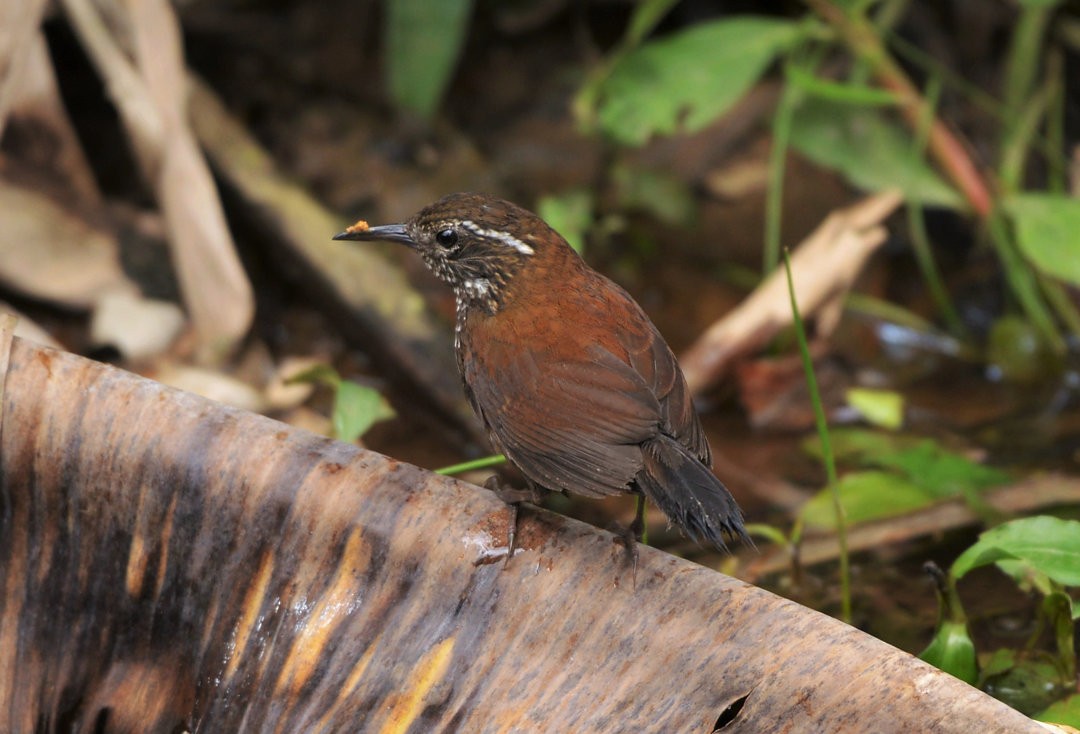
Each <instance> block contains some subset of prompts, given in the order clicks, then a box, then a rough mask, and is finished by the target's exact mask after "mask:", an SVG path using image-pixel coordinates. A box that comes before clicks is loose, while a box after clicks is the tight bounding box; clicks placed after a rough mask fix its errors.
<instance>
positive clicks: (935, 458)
mask: <svg viewBox="0 0 1080 734" xmlns="http://www.w3.org/2000/svg"><path fill="white" fill-rule="evenodd" d="M867 463H869V464H872V465H874V466H881V467H885V468H890V469H896V470H898V471H900V472H902V473H903V474H904V475H905V476H907V477H908V478H910V479H911V481H913V482H915V483H917V484H918V485H919V486H921V487H923V488H925V489H926V491H927V493H928V494H930V495H931V496H933V497H935V498H940V499H944V498H948V497H955V496H956V495H958V494H966V493H967V492H978V491H981V490H984V489H988V488H990V487H995V486H998V485H1000V484H1004V483H1005V482H1007V481H1009V475H1008V474H1006V473H1005V472H1003V471H1001V470H1000V469H995V468H993V467H989V466H983V465H982V464H978V463H976V462H974V461H972V460H971V459H968V458H967V457H965V456H961V455H960V454H956V453H953V452H952V451H948V450H947V449H944V448H942V447H941V446H940V445H939V444H938V443H937V442H935V441H932V440H929V439H927V440H924V441H922V442H921V443H919V444H918V445H916V446H913V447H911V448H907V449H904V450H902V451H897V452H895V453H891V454H882V455H879V456H868V457H867Z"/></svg>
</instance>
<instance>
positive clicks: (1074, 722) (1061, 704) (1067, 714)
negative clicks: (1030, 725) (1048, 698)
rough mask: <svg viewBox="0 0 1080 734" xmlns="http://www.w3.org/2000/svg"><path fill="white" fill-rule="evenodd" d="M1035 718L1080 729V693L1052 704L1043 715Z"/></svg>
mask: <svg viewBox="0 0 1080 734" xmlns="http://www.w3.org/2000/svg"><path fill="white" fill-rule="evenodd" d="M1035 718H1036V719H1038V720H1039V721H1046V722H1048V723H1051V724H1066V725H1068V726H1071V727H1073V728H1074V729H1080V693H1074V694H1073V695H1071V696H1069V697H1068V698H1065V699H1062V700H1061V701H1057V702H1055V703H1052V704H1050V706H1048V707H1047V708H1046V709H1044V710H1043V712H1042V713H1040V714H1036V716H1035Z"/></svg>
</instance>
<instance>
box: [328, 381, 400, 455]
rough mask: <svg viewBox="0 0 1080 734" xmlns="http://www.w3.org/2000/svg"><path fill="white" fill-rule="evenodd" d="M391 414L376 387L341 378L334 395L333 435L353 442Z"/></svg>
mask: <svg viewBox="0 0 1080 734" xmlns="http://www.w3.org/2000/svg"><path fill="white" fill-rule="evenodd" d="M393 417H394V409H393V408H391V407H390V404H389V403H388V402H386V398H384V397H383V396H382V395H380V394H379V391H378V390H375V389H374V388H370V387H367V386H366V385H358V384H356V383H355V382H350V381H349V380H342V381H341V383H340V384H339V385H338V388H337V395H336V397H335V398H334V414H333V418H332V420H333V424H334V436H335V437H337V438H338V439H340V440H342V441H349V442H352V441H355V440H356V439H358V438H360V436H362V435H364V433H366V432H367V430H368V429H369V428H371V426H372V425H374V424H375V423H378V422H379V421H383V420H387V419H388V418H393Z"/></svg>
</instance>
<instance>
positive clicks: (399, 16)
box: [383, 0, 472, 119]
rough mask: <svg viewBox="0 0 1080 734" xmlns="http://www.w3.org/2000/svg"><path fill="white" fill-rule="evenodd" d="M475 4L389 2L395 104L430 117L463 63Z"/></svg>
mask: <svg viewBox="0 0 1080 734" xmlns="http://www.w3.org/2000/svg"><path fill="white" fill-rule="evenodd" d="M471 8H472V1H471V0H440V1H439V2H434V3H433V2H430V0H385V2H384V3H383V14H384V18H385V31H386V48H385V49H384V51H383V55H384V63H385V65H386V75H387V85H388V87H389V89H390V95H391V96H392V97H393V99H394V102H395V103H396V104H397V105H398V106H399V107H402V108H404V109H407V110H411V111H412V112H415V113H417V114H419V115H420V116H421V117H423V118H424V119H430V118H431V117H432V116H434V114H435V110H436V108H437V107H438V105H439V100H440V99H441V98H442V94H443V91H444V90H445V89H446V85H447V83H448V82H449V81H450V75H451V74H452V73H453V71H454V67H455V66H456V65H457V60H458V56H459V54H460V53H461V47H462V45H463V43H464V41H465V33H466V31H467V30H468V22H469V11H470V10H471Z"/></svg>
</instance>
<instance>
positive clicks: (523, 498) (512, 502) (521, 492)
mask: <svg viewBox="0 0 1080 734" xmlns="http://www.w3.org/2000/svg"><path fill="white" fill-rule="evenodd" d="M484 486H485V487H486V488H487V489H490V490H491V491H492V492H494V493H495V496H496V497H498V498H499V499H501V500H502V501H503V502H505V503H506V506H507V507H508V508H509V509H510V522H509V523H508V524H507V531H506V560H505V561H503V568H506V566H508V565H509V564H510V559H511V558H513V557H514V551H515V550H516V549H517V523H518V508H519V507H520V506H521V503H522V502H532V503H533V504H534V505H535V504H539V503H540V501H541V500H543V499H544V495H545V494H547V491H546V490H543V489H540V488H539V487H537V486H536V485H534V484H532V483H531V482H530V483H529V487H528V488H527V489H517V488H515V487H508V486H507V485H505V484H503V483H502V480H501V479H500V478H499V475H498V474H492V475H491V476H490V477H488V480H487V481H486V482H484Z"/></svg>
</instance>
